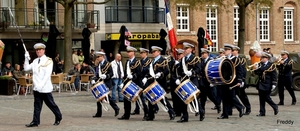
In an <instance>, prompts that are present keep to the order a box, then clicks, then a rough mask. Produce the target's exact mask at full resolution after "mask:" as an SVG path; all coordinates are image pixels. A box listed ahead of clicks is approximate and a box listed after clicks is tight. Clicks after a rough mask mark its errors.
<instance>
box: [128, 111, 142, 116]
mask: <svg viewBox="0 0 300 131" xmlns="http://www.w3.org/2000/svg"><path fill="white" fill-rule="evenodd" d="M139 114H140V112H135V111H134V112H132V113H130V115H139Z"/></svg>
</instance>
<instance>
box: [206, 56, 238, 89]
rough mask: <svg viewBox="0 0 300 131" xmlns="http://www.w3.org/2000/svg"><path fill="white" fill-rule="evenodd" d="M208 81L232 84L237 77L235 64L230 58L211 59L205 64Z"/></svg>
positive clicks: (218, 83) (217, 83) (215, 83)
mask: <svg viewBox="0 0 300 131" xmlns="http://www.w3.org/2000/svg"><path fill="white" fill-rule="evenodd" d="M205 75H206V78H207V81H208V82H209V83H211V84H214V85H226V84H231V83H232V82H233V80H234V79H235V77H236V76H235V66H234V64H233V63H232V61H231V60H230V59H227V58H218V59H214V60H210V61H208V62H207V64H206V66H205Z"/></svg>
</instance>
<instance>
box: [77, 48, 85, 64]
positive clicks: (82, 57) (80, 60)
mask: <svg viewBox="0 0 300 131" xmlns="http://www.w3.org/2000/svg"><path fill="white" fill-rule="evenodd" d="M78 61H79V64H80V65H82V62H83V61H84V56H83V52H82V51H80V53H79V56H78Z"/></svg>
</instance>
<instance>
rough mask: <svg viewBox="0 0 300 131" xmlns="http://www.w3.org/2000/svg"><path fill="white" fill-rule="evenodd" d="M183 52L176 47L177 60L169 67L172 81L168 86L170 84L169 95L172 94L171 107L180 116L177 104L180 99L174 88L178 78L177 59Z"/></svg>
mask: <svg viewBox="0 0 300 131" xmlns="http://www.w3.org/2000/svg"><path fill="white" fill-rule="evenodd" d="M183 52H184V50H183V49H176V53H177V60H176V61H175V64H174V66H173V67H172V68H170V70H171V79H174V83H171V85H170V86H171V96H172V101H173V108H174V111H175V114H176V116H181V111H180V104H179V102H180V101H181V99H180V98H179V97H178V95H177V94H176V93H175V89H176V87H177V85H176V83H175V81H176V79H177V78H178V73H177V70H178V68H179V67H180V65H179V61H180V60H181V59H182V57H184V54H183Z"/></svg>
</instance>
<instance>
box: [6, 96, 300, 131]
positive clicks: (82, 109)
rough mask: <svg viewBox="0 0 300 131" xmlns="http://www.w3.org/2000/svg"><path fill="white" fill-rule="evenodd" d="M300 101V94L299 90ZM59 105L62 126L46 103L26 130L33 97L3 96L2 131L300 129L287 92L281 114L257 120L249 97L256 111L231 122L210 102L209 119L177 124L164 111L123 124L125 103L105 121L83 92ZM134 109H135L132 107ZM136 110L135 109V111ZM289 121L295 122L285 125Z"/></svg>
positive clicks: (61, 99)
mask: <svg viewBox="0 0 300 131" xmlns="http://www.w3.org/2000/svg"><path fill="white" fill-rule="evenodd" d="M295 93H296V97H297V98H298V101H299V99H300V92H299V91H298V92H297V91H296V92H295ZM53 96H54V99H55V102H56V104H57V105H58V106H59V108H60V110H61V112H62V114H63V119H62V121H61V124H60V125H59V126H53V125H52V124H53V123H54V115H53V114H52V112H51V111H50V110H49V108H48V107H47V106H46V105H45V104H44V107H43V110H42V113H41V124H40V125H39V126H38V127H34V128H26V127H25V124H28V123H30V122H31V120H32V115H33V96H32V95H30V94H29V95H27V96H26V97H24V96H0V130H1V131H10V130H25V131H26V130H30V131H32V130H33V131H34V130H39V131H50V130H60V131H68V130H72V131H74V130H75V131H76V130H78V131H94V130H102V131H155V130H157V131H175V130H176V131H202V130H209V131H218V130H220V131H222V130H224V131H243V130H254V131H256V130H264V131H287V130H289V131H294V130H295V131H296V130H299V129H298V128H299V127H300V113H299V111H300V108H299V106H300V103H299V102H297V104H296V105H295V106H292V105H290V104H291V98H290V96H289V94H288V92H287V91H286V92H285V96H286V97H285V99H286V100H285V105H284V106H279V113H278V115H276V116H275V115H274V114H273V110H272V108H271V107H270V106H269V105H268V104H266V110H267V113H266V116H265V117H257V116H256V115H257V114H258V113H259V103H258V96H257V95H249V99H250V103H251V104H252V112H251V114H250V115H249V116H243V117H242V118H239V117H238V111H237V110H234V111H233V115H232V116H231V117H230V118H229V119H225V120H218V119H217V117H218V116H219V114H217V113H216V111H215V110H211V109H210V108H211V107H213V106H214V105H213V104H212V102H210V101H208V102H207V105H206V117H205V119H204V121H201V122H200V121H199V117H195V116H194V114H192V113H189V116H190V119H189V122H187V123H177V122H176V121H177V120H179V117H176V118H175V120H173V121H170V120H169V117H168V114H167V113H166V112H164V111H162V109H160V111H159V112H158V114H156V116H155V120H154V121H149V122H147V121H142V117H143V114H140V115H132V116H131V118H130V120H124V121H120V120H118V119H117V117H121V116H122V114H123V111H124V110H123V103H117V105H118V106H119V107H120V109H121V110H120V114H119V116H117V117H114V111H113V109H112V108H111V107H110V106H109V109H110V110H109V111H108V112H105V111H103V114H102V117H101V118H92V116H93V115H94V113H95V112H96V102H95V99H94V98H93V97H92V95H91V94H90V93H89V92H84V91H82V92H79V93H76V94H75V93H69V92H68V93H67V92H62V93H60V94H59V93H57V92H54V93H53ZM272 99H273V100H274V102H275V103H278V99H279V98H278V96H272ZM132 107H133V108H134V107H135V106H134V105H132ZM132 110H133V109H132ZM286 120H288V121H289V120H290V121H293V123H291V122H290V123H289V122H288V121H287V122H286V124H285V121H286ZM282 121H283V122H282Z"/></svg>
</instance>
